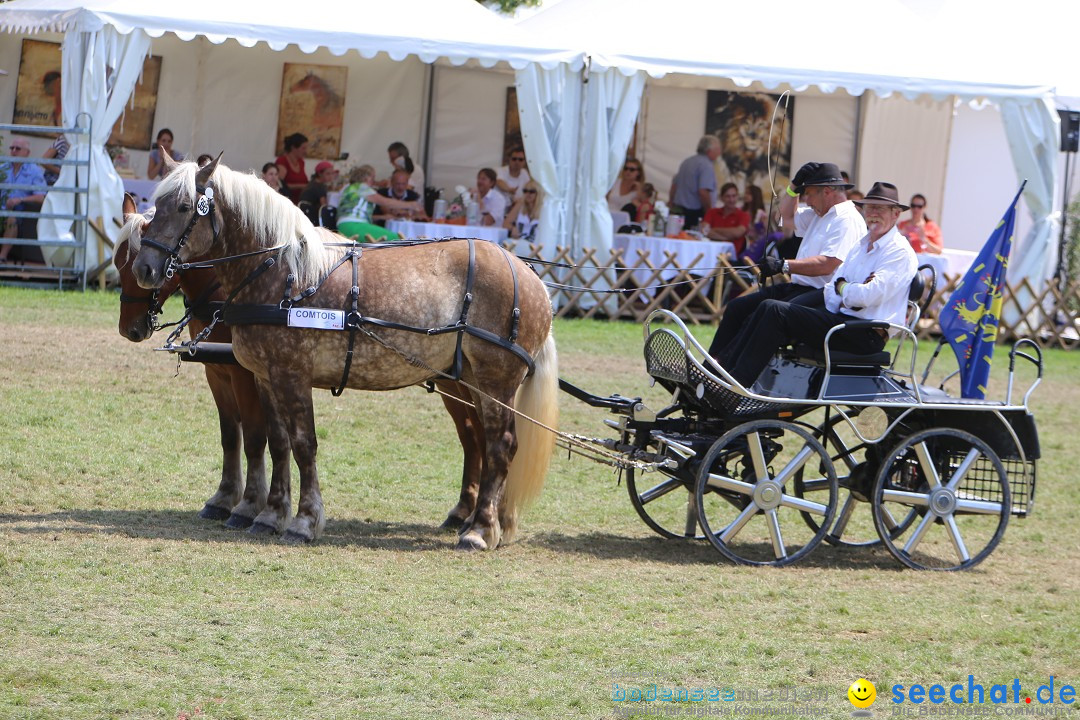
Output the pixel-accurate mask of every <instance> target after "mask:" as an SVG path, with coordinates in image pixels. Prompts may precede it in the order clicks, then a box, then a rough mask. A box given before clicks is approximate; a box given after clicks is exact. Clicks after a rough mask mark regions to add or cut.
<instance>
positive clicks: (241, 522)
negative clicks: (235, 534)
mask: <svg viewBox="0 0 1080 720" xmlns="http://www.w3.org/2000/svg"><path fill="white" fill-rule="evenodd" d="M254 522H255V519H254V518H249V517H248V516H247V515H236V514H233V515H230V516H229V519H228V520H226V521H225V527H227V528H229V529H231V530H247V529H248V528H249V527H251V524H252V523H254Z"/></svg>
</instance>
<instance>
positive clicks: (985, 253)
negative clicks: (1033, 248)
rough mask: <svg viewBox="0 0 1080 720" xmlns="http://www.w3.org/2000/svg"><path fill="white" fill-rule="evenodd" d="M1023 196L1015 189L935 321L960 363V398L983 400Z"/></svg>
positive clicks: (1022, 189)
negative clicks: (1004, 209)
mask: <svg viewBox="0 0 1080 720" xmlns="http://www.w3.org/2000/svg"><path fill="white" fill-rule="evenodd" d="M1025 184H1027V183H1026V181H1025ZM1023 192H1024V186H1023V185H1021V186H1020V190H1019V192H1017V193H1016V197H1015V198H1013V201H1012V204H1010V205H1009V209H1008V210H1006V211H1005V215H1004V216H1003V217H1002V218H1001V222H999V223H998V224H997V227H996V228H994V232H992V233H991V234H990V239H989V240H987V241H986V245H985V246H984V247H983V249H982V252H980V253H979V256H978V257H977V258H975V262H973V263H972V264H971V267H970V268H969V269H968V271H967V273H966V274H965V275H964V277H963V279H962V280H961V281H960V284H959V285H957V286H956V290H954V291H953V293H952V295H950V296H949V300H948V302H947V303H946V304H945V309H943V310H942V311H941V314H940V316H939V317H938V324H939V325H940V327H941V332H942V334H943V335H944V336H945V339H946V340H948V341H949V344H950V345H951V346H952V349H953V352H954V353H956V360H957V362H958V363H959V364H960V394H961V396H962V397H965V398H979V399H982V398H985V397H986V383H987V380H988V379H989V377H990V360H991V358H992V356H993V354H994V340H995V339H997V334H998V319H999V318H1000V317H1001V298H1002V291H1003V290H1004V289H1005V270H1006V268H1008V266H1009V251H1010V250H1012V243H1013V236H1014V234H1015V230H1014V229H1015V227H1016V206H1017V204H1018V203H1019V202H1020V194H1021V193H1023Z"/></svg>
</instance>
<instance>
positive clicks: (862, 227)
mask: <svg viewBox="0 0 1080 720" xmlns="http://www.w3.org/2000/svg"><path fill="white" fill-rule="evenodd" d="M850 187H854V186H853V185H852V184H851V183H849V182H847V181H846V180H844V178H843V177H842V176H841V174H840V168H838V167H837V166H836V165H835V164H834V163H819V162H808V163H806V164H805V165H803V166H802V167H801V168H799V172H797V173H795V177H793V178H792V179H791V185H788V187H787V191H786V192H785V193H784V196H783V198H782V199H781V200H780V217H781V218H782V219H783V228H784V234H785V235H786V236H787V237H791V236H792V235H793V234H797V235H798V236H799V237H801V238H802V239H803V240H802V244H801V245H800V246H799V252H798V255H797V256H796V257H795V259H793V260H782V259H780V258H775V257H769V256H766V257H764V258H762V259H761V262H760V263H758V267H759V269H760V270H761V276H762V278H766V277H770V276H772V275H777V274H779V273H781V272H783V273H787V274H789V275H790V276H791V282H785V283H774V284H772V285H770V286H768V287H764V286H763V287H761V289H759V290H758V292H755V293H749V294H747V295H743V296H742V297H740V298H737V299H735V300H733V301H731V302H730V303H728V304H727V307H725V308H724V317H723V318H722V319H721V320H720V327H718V328H717V329H716V335H715V337H713V341H712V344H711V345H710V346H709V354H710V355H712V356H713V357H718V356H719V355H720V353H722V352H723V351H724V349H725V348H726V347H727V346H728V345H729V344H730V343H731V342H732V341H733V340H734V339H735V336H736V335H737V334H738V333H739V330H740V329H741V328H742V326H743V324H744V323H745V321H746V319H747V318H748V317H750V316H751V315H752V314H753V312H754V311H755V310H756V309H757V307H758V306H759V305H760V304H761V303H763V302H764V301H766V300H793V299H794V298H796V297H798V296H799V295H802V294H803V293H806V292H810V291H813V290H820V289H821V288H823V287H825V284H826V283H827V282H828V281H829V280H830V279H831V278H832V275H833V272H835V271H836V268H838V267H840V261H841V260H843V259H844V257H845V256H846V255H847V253H848V251H849V250H851V248H852V247H854V246H855V243H857V242H858V241H859V238H861V237H862V236H863V235H865V234H866V223H865V222H864V221H863V217H862V215H860V214H859V211H858V209H857V208H856V207H855V205H853V204H852V203H851V202H850V201H849V200H848V199H847V195H846V193H845V191H846V190H847V189H848V188H850ZM800 195H801V196H802V198H803V200H804V201H805V202H806V206H805V207H799V196H800Z"/></svg>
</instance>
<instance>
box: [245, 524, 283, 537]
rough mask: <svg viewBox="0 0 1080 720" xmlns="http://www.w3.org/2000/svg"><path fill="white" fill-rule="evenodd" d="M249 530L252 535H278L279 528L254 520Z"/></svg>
mask: <svg viewBox="0 0 1080 720" xmlns="http://www.w3.org/2000/svg"><path fill="white" fill-rule="evenodd" d="M248 532H249V533H251V534H252V535H276V534H277V528H276V527H274V526H273V525H267V524H265V523H258V522H253V523H251V527H249V528H248Z"/></svg>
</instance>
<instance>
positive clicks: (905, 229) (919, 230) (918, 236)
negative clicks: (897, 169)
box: [897, 193, 945, 255]
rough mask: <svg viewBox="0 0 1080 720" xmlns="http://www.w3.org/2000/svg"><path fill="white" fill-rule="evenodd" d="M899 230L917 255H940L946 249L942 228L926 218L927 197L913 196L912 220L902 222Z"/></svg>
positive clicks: (898, 227)
mask: <svg viewBox="0 0 1080 720" xmlns="http://www.w3.org/2000/svg"><path fill="white" fill-rule="evenodd" d="M897 229H898V230H899V231H900V232H901V233H903V235H904V236H905V237H907V239H908V242H910V243H911V248H912V249H913V250H914V251H915V252H917V253H929V254H931V255H940V254H941V251H942V250H943V249H944V248H945V244H944V243H943V242H942V240H941V228H940V227H938V224H937V223H936V222H934V221H933V220H931V219H930V218H928V217H927V216H926V197H924V196H923V195H919V194H918V193H916V194H915V195H912V196H911V219H910V220H903V221H901V222H900V224H899V225H898V226H897Z"/></svg>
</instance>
